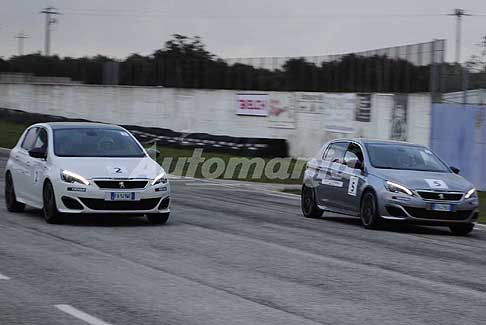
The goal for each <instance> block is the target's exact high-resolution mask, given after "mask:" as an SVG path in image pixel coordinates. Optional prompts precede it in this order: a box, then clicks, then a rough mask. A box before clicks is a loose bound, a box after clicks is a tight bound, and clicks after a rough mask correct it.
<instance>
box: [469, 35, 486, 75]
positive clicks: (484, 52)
mask: <svg viewBox="0 0 486 325" xmlns="http://www.w3.org/2000/svg"><path fill="white" fill-rule="evenodd" d="M477 46H478V47H479V54H474V55H472V56H471V58H470V59H469V61H468V62H467V63H466V64H467V67H468V68H469V70H470V71H473V72H486V35H484V36H483V39H482V41H481V43H479V44H477Z"/></svg>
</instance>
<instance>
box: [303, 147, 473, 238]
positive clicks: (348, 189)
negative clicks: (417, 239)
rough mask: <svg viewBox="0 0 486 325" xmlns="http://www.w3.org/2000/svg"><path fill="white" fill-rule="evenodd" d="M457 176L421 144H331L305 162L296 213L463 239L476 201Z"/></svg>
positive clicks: (470, 226)
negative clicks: (415, 226)
mask: <svg viewBox="0 0 486 325" xmlns="http://www.w3.org/2000/svg"><path fill="white" fill-rule="evenodd" d="M458 173H459V169H457V168H455V167H449V166H448V165H446V164H445V163H444V161H442V160H441V159H440V158H439V157H438V156H437V155H435V154H434V153H433V152H432V151H431V150H430V149H428V148H427V147H424V146H420V145H415V144H410V143H406V142H398V141H383V140H370V139H340V140H334V141H331V142H329V143H327V144H326V145H324V146H323V147H322V149H321V151H320V152H319V154H318V156H317V157H316V158H314V159H312V160H311V161H309V162H308V164H307V169H306V171H305V175H304V184H303V187H302V212H303V214H304V216H305V217H309V218H317V217H320V216H322V214H323V211H330V212H334V213H339V214H345V215H351V216H356V217H360V218H361V222H362V224H363V226H364V227H366V228H370V229H376V228H379V227H380V226H381V225H382V223H383V221H384V220H404V221H411V222H415V223H420V224H426V225H438V226H448V227H449V228H450V230H451V231H452V232H453V233H454V234H458V235H466V234H468V233H470V232H471V231H472V230H473V228H474V224H475V222H476V221H477V220H478V218H479V199H478V194H477V192H476V189H475V188H474V186H473V185H472V184H471V183H470V182H468V181H467V180H465V179H464V178H463V177H461V176H459V175H458Z"/></svg>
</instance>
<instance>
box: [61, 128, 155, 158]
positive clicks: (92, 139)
mask: <svg viewBox="0 0 486 325" xmlns="http://www.w3.org/2000/svg"><path fill="white" fill-rule="evenodd" d="M54 153H55V154H56V156H59V157H144V156H145V154H144V152H143V149H142V148H141V147H140V146H139V145H138V143H137V142H136V141H135V140H134V139H133V138H132V137H131V136H130V134H128V132H126V131H124V130H121V129H113V128H72V129H59V130H54Z"/></svg>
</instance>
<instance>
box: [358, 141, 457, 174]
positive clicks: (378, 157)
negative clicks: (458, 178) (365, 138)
mask: <svg viewBox="0 0 486 325" xmlns="http://www.w3.org/2000/svg"><path fill="white" fill-rule="evenodd" d="M366 148H367V150H368V154H369V158H370V162H371V165H372V166H373V167H375V168H385V169H405V170H421V171H431V172H448V171H449V169H448V168H447V166H446V165H445V164H444V163H443V162H442V161H441V160H440V159H439V158H438V157H437V156H436V155H435V154H434V153H433V152H432V151H430V150H429V149H427V148H425V147H420V146H414V145H400V144H398V145H397V144H381V143H369V144H367V145H366Z"/></svg>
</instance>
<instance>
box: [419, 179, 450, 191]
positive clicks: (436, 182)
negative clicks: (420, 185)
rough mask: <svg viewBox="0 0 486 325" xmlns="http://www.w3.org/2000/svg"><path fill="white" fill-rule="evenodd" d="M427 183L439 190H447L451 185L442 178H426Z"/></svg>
mask: <svg viewBox="0 0 486 325" xmlns="http://www.w3.org/2000/svg"><path fill="white" fill-rule="evenodd" d="M425 181H426V182H427V184H429V186H430V188H433V189H437V190H446V189H448V188H449V187H448V186H447V184H446V183H445V182H444V181H443V180H440V179H425Z"/></svg>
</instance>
